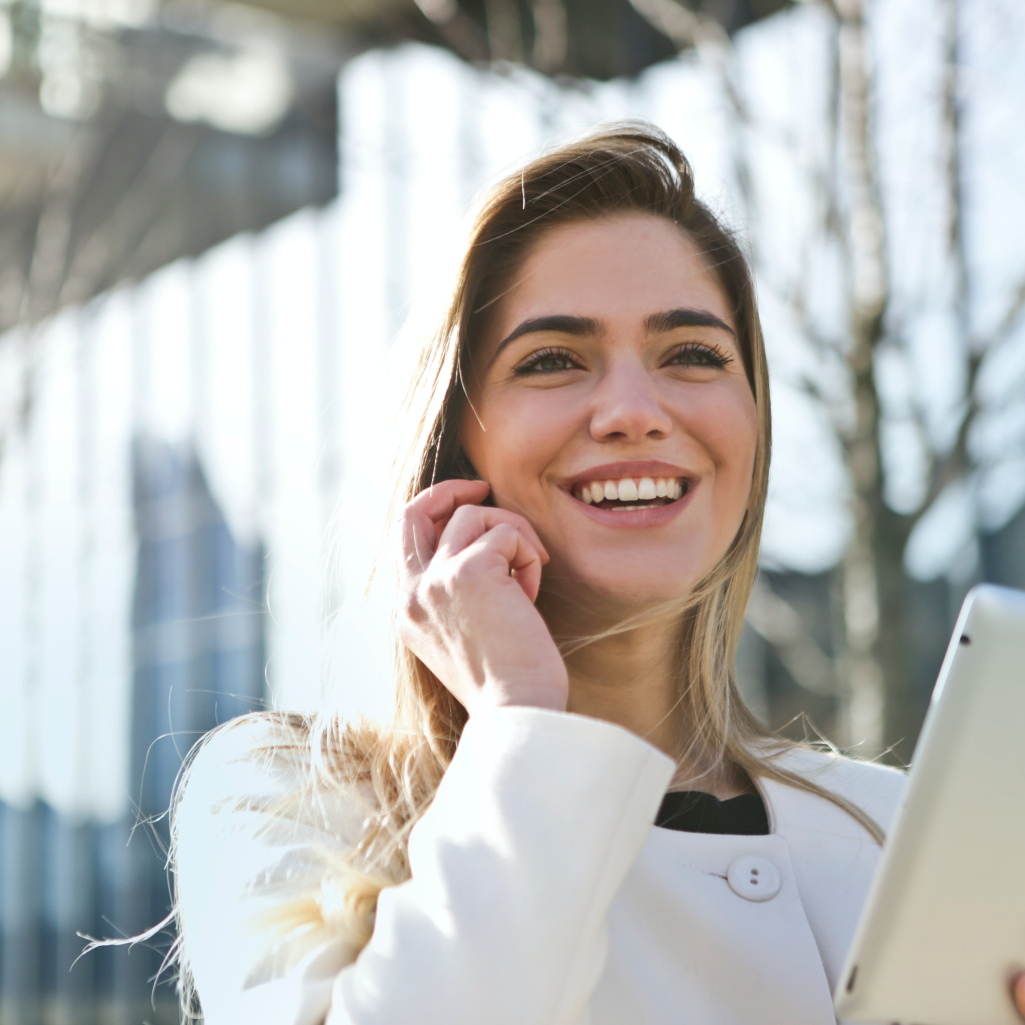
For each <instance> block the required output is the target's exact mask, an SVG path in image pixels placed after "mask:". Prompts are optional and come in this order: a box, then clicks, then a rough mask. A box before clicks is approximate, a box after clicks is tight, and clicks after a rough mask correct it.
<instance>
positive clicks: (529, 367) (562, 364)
mask: <svg viewBox="0 0 1025 1025" xmlns="http://www.w3.org/2000/svg"><path fill="white" fill-rule="evenodd" d="M579 366H580V364H579V363H578V362H577V360H576V357H575V356H574V355H573V354H572V353H571V352H569V350H567V349H539V350H538V351H537V352H532V353H531V354H530V355H529V356H528V357H527V358H526V359H525V360H524V361H523V362H522V363H521V364H520V365H519V366H518V367H516V369H515V370H514V371H513V373H514V374H520V375H522V376H526V375H528V374H555V373H558V372H559V371H560V370H576V369H578V368H579Z"/></svg>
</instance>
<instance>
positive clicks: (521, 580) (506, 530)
mask: <svg viewBox="0 0 1025 1025" xmlns="http://www.w3.org/2000/svg"><path fill="white" fill-rule="evenodd" d="M485 553H487V554H488V555H491V556H494V555H497V556H498V557H499V558H500V559H503V560H504V561H505V563H506V565H507V566H508V567H509V568H508V572H509V575H510V576H511V577H513V579H514V580H515V581H516V583H517V584H518V585H519V586H520V588H521V589H522V590H523V592H524V594H526V596H527V597H528V598H529V599H530V601H531V602H533V601H534V600H535V599H536V598H537V593H538V590H539V589H540V587H541V557H540V555H539V554H538V551H537V548H535V547H534V545H533V544H532V543H531V542H530V541H529V540H528V539H527V538H526V537H524V535H523V534H522V533H521V532H520V531H519V530H517V529H516V527H515V525H514V524H511V523H499V524H497V525H496V526H495V527H493V528H491V529H490V530H488V531H487V532H486V533H484V534H483V535H482V536H481V537H479V538H478V539H477V540H475V541H474V542H473V544H472V545H470V546H469V547H468V548H467V549H465V550H464V552H463V553H462V555H463V556H464V557H465V558H467V559H474V558H476V557H478V556H480V555H482V554H485Z"/></svg>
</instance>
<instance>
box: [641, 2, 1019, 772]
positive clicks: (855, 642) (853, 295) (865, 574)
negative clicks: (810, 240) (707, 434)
mask: <svg viewBox="0 0 1025 1025" xmlns="http://www.w3.org/2000/svg"><path fill="white" fill-rule="evenodd" d="M631 2H632V3H633V6H634V7H635V8H636V9H637V10H638V11H639V12H640V13H641V14H642V15H643V16H644V17H646V18H647V19H648V20H649V21H650V22H651V23H652V24H653V25H654V26H655V27H657V28H658V29H660V30H661V31H663V32H664V33H665V34H666V35H668V36H669V37H670V38H671V39H673V41H674V42H675V43H676V44H677V46H678V47H680V48H681V49H682V48H684V47H695V48H696V49H697V51H698V53H699V54H701V56H702V58H703V59H704V61H705V62H706V64H707V65H708V67H709V68H710V69H711V70H712V71H714V73H715V74H716V75H717V76H718V80H719V82H720V86H721V92H722V95H723V96H724V97H725V99H726V100H727V103H728V105H729V109H730V111H731V116H732V119H733V122H734V123H735V124H736V125H737V126H739V128H740V129H741V134H740V136H738V138H741V139H742V137H743V130H745V129H752V130H753V129H757V128H758V126H757V125H755V124H754V123H753V119H752V115H751V113H750V110H749V109H748V106H747V104H746V102H745V99H744V94H743V90H742V89H741V88H740V86H739V85H738V83H737V81H736V77H735V75H736V67H737V57H736V54H735V52H734V51H733V47H732V43H731V41H730V40H729V38H728V37H727V36H726V34H725V33H724V32H723V31H722V30H721V29H720V28H719V27H718V26H717V25H716V24H715V23H714V22H712V21H711V20H710V19H707V18H703V17H702V16H700V15H699V14H696V13H695V12H694V11H692V10H690V9H688V8H686V7H684V6H682V4H681V3H679V2H678V0H631ZM938 4H939V9H940V11H941V13H942V15H943V18H942V24H943V48H944V53H943V80H942V90H943V96H942V103H941V105H940V116H941V117H942V122H943V123H942V126H941V127H942V133H941V134H942V138H943V147H944V150H945V155H944V167H943V169H942V170H943V181H944V191H945V206H946V211H947V214H946V216H947V232H946V235H947V253H946V260H947V262H948V264H949V270H950V273H949V279H950V281H951V282H952V286H951V289H950V292H951V294H950V298H949V302H950V304H951V307H952V315H953V319H954V322H955V324H956V327H957V332H958V334H959V343H960V350H961V353H962V358H963V360H964V395H963V400H964V401H963V402H962V404H961V407H960V409H959V411H958V412H957V414H956V415H957V416H958V424H957V431H956V437H955V441H954V443H953V445H951V446H949V447H940V446H938V445H937V444H936V443H934V442H931V441H930V439H929V436H928V431H927V429H926V423H925V421H926V412H927V411H926V409H925V408H924V407H923V406H922V404H921V403H918V404H917V405H916V406H915V407H914V408H913V409H912V416H913V417H914V419H915V421H916V423H917V426H918V438H919V443H920V445H921V449H922V455H923V457H924V460H925V462H926V464H927V469H926V486H925V487H924V489H923V491H922V494H921V496H920V500H919V501H918V502H917V503H916V504H915V507H914V508H913V509H910V510H908V509H902V510H900V511H898V510H896V509H894V508H893V507H892V505H891V504H890V502H888V501H887V485H888V476H887V473H888V471H887V466H886V451H885V447H884V432H885V429H886V425H887V417H888V415H889V411H888V410H887V409H886V408H885V403H884V401H883V398H882V397H881V395H880V391H879V381H880V365H881V362H882V359H883V358H884V354H885V353H886V352H887V351H892V350H904V351H906V347H907V340H906V339H905V338H903V337H902V335H901V324H900V322H899V321H900V318H899V317H897V316H895V311H894V286H893V275H892V269H891V267H890V266H889V263H888V252H889V250H888V244H887V242H888V229H889V225H888V223H887V208H886V205H885V204H884V202H883V199H882V194H881V185H880V154H879V152H878V149H877V135H876V125H875V123H874V117H875V112H876V109H877V108H876V104H877V97H878V89H879V85H878V80H877V69H876V67H875V66H874V64H873V60H872V54H871V40H870V33H869V27H868V15H869V11H868V8H869V6H870V5H869V3H868V0H818V2H817V6H818V7H819V8H820V9H821V10H822V11H824V12H826V14H827V15H828V18H829V22H830V32H831V80H830V81H829V82H828V85H827V88H828V89H829V90H830V96H829V97H828V98H827V101H828V102H827V106H828V108H829V110H830V111H831V115H830V124H829V126H828V130H829V134H830V137H831V138H830V140H829V145H828V147H827V149H828V154H827V158H826V161H827V162H826V165H825V166H822V167H819V168H817V169H816V171H815V173H814V174H813V175H812V177H811V187H813V188H814V190H815V191H816V193H817V195H816V196H815V197H814V202H815V204H816V210H817V218H818V221H819V224H818V225H817V227H816V231H817V233H818V234H819V235H820V238H821V239H822V240H823V241H824V242H825V244H826V245H829V246H832V247H833V248H834V251H836V252H837V253H839V254H840V256H841V263H842V267H843V271H842V284H843V299H842V302H843V305H844V307H845V309H846V325H847V326H846V330H845V331H844V332H843V337H841V338H832V337H829V336H828V335H827V334H826V333H824V332H823V331H822V330H821V329H820V328H819V327H818V326H817V324H816V320H815V318H814V316H813V315H812V314H811V313H810V312H809V310H810V306H811V303H810V297H809V295H808V294H807V287H808V285H807V280H806V279H799V280H796V281H793V282H787V283H783V282H776V288H775V290H776V291H777V294H780V295H781V296H782V297H783V298H784V299H785V301H786V303H787V305H788V307H789V309H790V312H791V314H792V315H793V318H794V320H795V321H796V322H797V323H798V324H799V325H800V327H801V330H802V333H803V335H804V337H805V339H806V341H807V342H808V343H809V345H810V346H811V349H812V350H813V351H814V352H815V353H816V356H817V358H818V360H819V365H820V366H821V365H828V364H836V363H839V365H840V367H841V369H842V375H843V378H844V381H845V385H844V390H845V393H846V394H845V395H844V396H843V401H837V396H836V395H833V394H828V393H827V392H826V391H825V390H824V389H823V388H822V387H821V383H820V381H819V380H817V379H816V377H815V376H814V375H811V374H809V375H807V376H806V377H805V378H804V379H803V380H802V381H801V386H802V387H803V388H804V390H805V391H806V392H808V393H809V394H810V395H812V396H813V397H814V398H815V399H816V400H817V401H818V402H819V403H820V404H821V407H822V408H823V409H824V410H825V411H826V412H827V413H828V414H829V419H830V422H831V424H832V427H833V429H834V431H835V433H836V437H837V439H838V441H839V443H840V448H841V451H842V453H843V458H844V463H845V467H846V472H847V477H848V481H849V507H850V519H851V531H850V537H849V540H848V543H847V545H846V549H845V551H844V554H843V557H842V560H841V563H840V566H839V567H838V587H837V594H838V598H839V601H838V604H839V606H840V610H839V611H840V614H839V615H838V616H837V617H835V618H836V621H837V624H838V625H837V629H836V631H835V648H836V652H837V655H836V660H835V666H834V680H835V684H834V685H835V687H836V690H837V694H838V697H839V698H840V700H841V705H842V709H843V714H842V725H841V734H842V735H841V737H840V740H841V742H843V743H846V744H851V743H858V744H860V745H861V746H862V749H863V750H865V751H869V752H877V751H881V750H883V749H888V750H891V751H892V752H893V754H894V756H895V757H896V758H898V759H907V758H909V757H910V754H911V745H912V744H913V742H914V739H915V737H916V736H917V733H918V729H919V727H920V724H921V718H922V715H923V714H924V710H925V709H924V702H923V700H922V697H921V695H919V694H916V693H915V688H914V680H915V666H914V656H915V652H914V645H913V643H912V624H911V622H910V609H911V606H912V593H911V592H912V582H911V580H910V579H909V576H908V574H907V572H906V569H905V552H906V549H907V546H908V541H909V538H910V537H911V534H912V532H913V530H914V528H915V527H916V525H917V524H918V523H919V522H920V520H921V519H922V517H923V516H924V515H925V514H926V513H927V512H928V511H929V509H930V508H931V507H932V506H933V503H934V502H935V501H936V500H937V498H938V497H939V496H940V495H941V494H942V493H943V492H944V490H945V489H946V488H947V487H948V486H949V485H951V484H952V483H953V482H959V481H960V482H965V483H970V482H971V481H972V480H973V479H974V478H975V477H976V475H977V474H978V472H979V471H980V469H981V467H980V465H979V458H978V456H977V455H976V454H975V453H973V450H972V446H971V444H970V440H971V436H972V431H973V426H974V424H975V423H976V421H977V419H978V417H979V415H980V411H981V410H982V402H981V400H980V397H979V391H978V379H979V371H980V368H981V366H982V365H983V361H984V359H985V356H986V354H987V353H989V352H992V351H993V350H994V348H995V347H996V346H998V345H999V344H1001V342H1003V341H1004V340H1005V339H1006V338H1007V337H1008V336H1009V335H1010V333H1011V332H1012V330H1013V329H1014V328H1015V327H1016V326H1017V324H1018V323H1019V320H1020V318H1021V316H1022V313H1023V309H1025V278H1023V280H1022V283H1021V285H1020V286H1019V287H1018V288H1017V290H1016V291H1015V292H1014V295H1013V298H1012V300H1011V302H1010V304H1009V306H1008V308H1007V310H1006V312H1005V315H1004V316H1003V317H1002V318H1001V319H1000V322H999V325H998V326H997V328H996V329H995V330H994V331H992V332H991V333H989V334H988V335H986V336H981V335H978V334H976V333H975V332H974V328H973V318H972V311H971V303H972V287H971V286H972V282H971V277H970V267H969V261H968V257H967V249H966V225H965V217H966V203H965V201H964V188H965V185H964V177H963V175H964V170H963V147H964V130H963V103H964V99H963V93H964V90H963V88H962V80H961V76H962V63H963V61H962V55H961V53H960V47H961V40H962V37H963V30H964V26H963V25H962V24H961V17H962V13H961V6H960V0H938ZM735 159H736V163H737V168H736V181H737V183H738V185H739V187H740V190H741V192H742V193H744V198H745V199H746V200H747V202H749V203H751V202H752V201H753V200H752V196H751V192H750V189H749V184H750V182H751V176H752V173H753V171H752V168H751V167H750V165H749V162H748V159H747V154H746V150H745V146H744V144H743V141H740V142H739V144H738V145H737V146H736V147H735ZM760 257H761V254H760V253H759V252H758V249H757V246H756V247H755V251H754V259H755V264H756V270H757V271H758V272H759V274H760V276H762V277H763V279H768V280H770V281H771V279H772V270H771V268H769V267H767V266H765V265H764V263H763V262H760ZM751 620H752V625H753V626H754V627H755V628H756V629H758V630H759V632H761V633H762V634H763V635H764V636H766V637H767V639H769V640H770V642H772V643H774V644H775V645H776V647H777V650H779V652H780V654H781V657H782V658H783V660H784V663H785V664H787V665H788V666H790V668H791V669H792V671H793V673H794V675H795V678H796V679H798V680H799V682H803V683H804V685H806V686H808V687H809V689H813V690H817V691H819V692H821V690H822V688H823V686H828V684H824V683H823V664H822V661H821V659H819V658H818V657H817V656H816V655H815V654H814V650H815V649H814V648H813V644H812V642H811V641H810V639H809V638H808V637H807V636H801V635H800V630H799V625H798V623H797V621H796V620H795V618H794V617H793V616H792V615H789V614H787V613H786V611H785V610H784V609H781V607H780V606H779V604H778V602H777V603H776V604H775V605H774V604H773V603H772V602H771V601H770V600H769V599H768V598H767V597H766V595H765V594H759V595H757V596H756V600H755V601H754V602H753V605H752V614H751ZM809 652H811V654H809ZM809 667H811V668H809Z"/></svg>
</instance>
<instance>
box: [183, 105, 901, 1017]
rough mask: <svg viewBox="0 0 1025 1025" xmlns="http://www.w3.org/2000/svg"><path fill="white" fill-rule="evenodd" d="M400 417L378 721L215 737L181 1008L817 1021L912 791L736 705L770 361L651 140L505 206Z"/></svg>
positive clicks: (577, 154)
mask: <svg viewBox="0 0 1025 1025" xmlns="http://www.w3.org/2000/svg"><path fill="white" fill-rule="evenodd" d="M407 411H408V413H409V414H410V417H411V423H412V424H413V425H414V426H413V428H412V429H411V431H410V438H411V443H410V450H409V452H408V454H407V457H406V459H405V461H404V462H402V463H401V465H400V475H399V481H400V483H399V490H398V498H397V516H396V518H397V520H398V521H399V522H400V523H401V532H400V533H401V537H400V538H399V539H398V543H399V545H400V550H401V555H400V558H399V560H398V561H399V569H398V577H399V587H400V595H401V600H400V602H399V603H398V605H399V607H398V610H397V614H396V625H397V633H398V637H399V642H398V644H397V651H398V659H397V670H396V680H397V702H396V712H395V719H394V722H393V723H392V724H391V725H390V726H389V727H388V728H384V729H382V728H375V727H373V726H371V725H369V724H347V723H345V722H343V721H342V720H341V718H340V717H339V716H337V715H332V714H329V713H326V712H325V713H324V714H322V715H320V716H317V717H314V718H312V719H304V718H300V717H296V716H275V715H263V716H252V717H248V718H247V719H244V720H240V721H236V722H234V723H231V724H229V725H228V726H227V727H225V728H223V729H221V730H220V731H218V732H217V733H215V734H214V735H213V736H212V737H211V738H209V739H208V740H207V741H206V742H205V743H204V745H203V746H202V747H201V749H200V750H199V752H198V754H197V755H196V757H195V759H194V761H193V763H192V766H191V770H190V773H189V777H188V781H187V783H186V784H185V785H184V788H183V796H182V797H181V799H180V802H179V804H178V807H177V811H176V816H175V835H176V843H177V848H176V879H177V888H178V895H179V924H180V928H181V936H182V943H183V946H182V969H183V970H182V982H183V987H184V991H185V993H186V996H188V993H189V992H190V986H191V985H192V982H193V981H194V983H195V987H196V990H197V992H198V996H199V1000H200V1002H201V1004H202V1010H203V1012H204V1014H205V1017H206V1020H207V1022H208V1023H209V1025H220V1023H222V1022H243V1021H244V1022H247V1023H258V1022H268V1023H270V1022H274V1023H275V1025H300V1023H301V1025H307V1023H308V1025H313V1023H317V1022H321V1021H323V1020H325V1016H326V1021H327V1022H329V1023H338V1025H341V1023H346V1022H353V1023H365V1022H375V1023H389V1025H391V1023H412V1022H446V1023H453V1022H473V1023H497V1022H510V1023H513V1022H515V1023H518V1025H520V1023H527V1022H530V1023H553V1025H554V1023H567V1025H568V1023H580V1022H585V1021H591V1022H595V1023H599V1022H608V1023H613V1022H615V1023H624V1022H669V1021H679V1020H684V1021H693V1022H702V1023H704V1022H738V1023H739V1022H747V1023H750V1022H759V1023H767V1022H779V1023H781V1025H783V1023H786V1025H801V1023H827V1022H832V1021H833V1020H834V1016H833V1011H832V1005H831V1000H830V993H831V990H832V988H833V986H834V985H835V983H836V981H837V976H838V973H839V971H840V968H841V961H842V958H843V956H844V953H845V950H846V948H847V946H848V944H849V941H850V939H851V935H852V931H853V929H854V925H855V923H856V921H857V918H858V915H859V912H860V910H861V906H862V903H863V901H864V898H865V895H866V890H867V887H868V885H869V881H870V879H871V877H872V873H873V871H874V869H875V866H876V864H877V861H878V857H879V850H880V848H879V843H880V840H881V837H882V831H883V830H885V828H886V827H887V825H888V823H889V821H890V819H891V817H892V815H893V812H894V810H895V808H896V806H897V802H898V800H899V797H900V794H901V790H902V787H903V782H904V777H903V776H902V775H901V774H900V773H898V772H896V771H894V770H892V769H887V768H884V767H881V766H878V765H872V764H866V763H860V762H856V761H852V760H848V759H844V758H840V757H838V756H835V755H833V754H830V753H822V752H817V751H813V750H810V749H807V748H804V747H800V746H796V745H792V744H786V743H783V742H780V741H778V740H776V739H774V738H771V737H769V736H767V735H766V734H765V732H764V731H763V730H762V729H761V728H760V727H759V726H758V724H757V723H756V722H755V720H754V719H753V718H752V717H751V715H750V714H749V713H748V712H747V710H746V709H745V708H744V706H743V704H742V703H741V701H740V699H739V697H738V695H737V691H736V688H735V685H734V681H733V659H734V653H735V649H736V644H737V638H738V634H739V632H740V627H741V622H742V618H743V614H744V607H745V604H746V602H747V598H748V595H749V592H750V588H751V585H752V581H753V578H754V574H755V571H756V560H757V547H758V539H759V531H760V528H761V520H762V512H763V507H764V502H765V494H766V486H767V474H768V463H769V393H768V380H767V374H766V365H765V354H764V350H763V345H762V339H761V334H760V329H759V323H758V316H757V311H756V308H755V300H754V293H753V289H752V285H751V281H750V277H749V273H748V270H747V267H746V265H745V262H744V259H743V256H742V254H741V252H740V250H739V249H738V247H737V244H736V243H735V242H734V240H733V239H732V238H731V237H730V235H729V234H728V233H727V232H726V231H724V229H723V228H721V227H720V225H719V224H718V223H717V222H716V220H715V218H714V217H713V216H712V215H711V214H710V213H709V212H708V210H707V209H706V208H705V207H703V206H702V205H701V204H700V203H699V202H697V201H696V199H695V198H694V193H693V184H692V179H691V175H690V170H689V167H688V165H687V163H686V161H685V159H684V157H683V155H682V154H681V153H680V152H679V151H678V150H677V149H676V147H675V146H674V145H673V144H672V143H671V142H670V141H669V140H668V139H667V138H666V137H665V136H663V135H662V134H661V133H659V132H658V131H656V130H655V129H653V128H650V127H647V126H643V125H640V126H639V125H627V126H620V127H615V128H612V129H608V130H605V131H601V132H598V133H596V134H593V135H591V136H589V137H588V138H585V139H584V140H582V141H580V142H577V143H574V144H572V145H569V146H565V147H563V148H561V149H558V150H556V151H554V152H551V153H549V154H547V155H545V156H543V157H541V158H539V159H537V160H535V161H534V162H533V163H531V164H529V165H527V166H526V167H525V168H524V169H523V170H522V172H519V173H517V174H515V175H513V176H511V177H510V178H508V179H507V180H506V181H504V182H502V183H501V184H500V185H499V186H498V187H497V188H496V189H495V190H493V192H492V193H491V194H490V195H489V196H488V197H487V199H486V201H485V202H484V204H483V206H482V208H481V210H480V212H479V214H478V216H477V219H476V222H475V224H474V226H473V229H472V231H471V236H470V241H469V245H468V247H467V250H466V256H465V258H464V261H463V263H462V267H461V271H460V275H459V278H458V284H457V287H456V289H455V292H454V295H453V297H452V301H451V304H450V306H449V310H448V313H447V316H446V318H445V320H444V322H443V323H442V325H441V327H440V328H439V330H438V332H437V334H436V335H435V336H434V337H433V338H432V339H430V341H429V343H428V344H427V346H426V347H425V349H424V351H423V355H422V357H421V360H420V363H419V365H418V367H417V372H416V375H415V384H414V386H413V388H412V390H411V392H410V397H409V401H408V408H407ZM399 511H401V515H398V513H399ZM667 791H668V793H667ZM656 820H657V822H658V823H659V825H658V826H657V827H655V828H653V827H652V823H653V822H656Z"/></svg>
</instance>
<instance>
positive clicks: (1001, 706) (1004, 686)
mask: <svg viewBox="0 0 1025 1025" xmlns="http://www.w3.org/2000/svg"><path fill="white" fill-rule="evenodd" d="M1023 969H1025V592H1022V591H1012V590H1009V589H1007V588H1003V587H994V586H992V585H988V584H983V585H981V586H979V587H976V588H974V589H973V590H972V591H971V592H970V593H969V595H968V597H967V598H966V599H965V603H964V607H963V608H962V609H961V615H960V616H959V617H958V621H957V626H956V627H955V628H954V636H953V637H952V639H951V642H950V647H949V648H948V650H947V656H946V658H945V659H944V661H943V667H942V669H941V670H940V675H939V679H938V680H937V682H936V689H935V690H934V691H933V696H932V704H931V705H930V707H929V713H928V715H927V716H926V719H925V725H924V726H923V728H922V734H921V737H920V739H919V741H918V745H917V747H916V748H915V754H914V758H913V759H912V768H911V777H910V780H909V782H908V789H907V794H906V796H905V799H904V804H903V807H902V809H901V811H900V814H899V816H898V818H897V821H896V823H895V825H894V828H893V830H892V832H891V834H890V836H889V838H888V840H887V843H886V850H885V853H884V855H883V858H882V861H881V863H880V867H879V872H878V874H877V876H876V879H875V882H874V883H873V886H872V889H871V891H870V893H869V897H868V901H867V903H866V906H865V911H864V913H863V915H862V917H861V922H860V923H859V925H858V929H857V932H856V933H855V936H854V942H853V944H852V946H851V951H850V954H849V955H848V958H847V964H846V966H845V968H844V971H843V974H842V975H841V977H840V982H839V984H838V986H837V991H836V994H835V1005H836V1011H837V1014H838V1016H839V1017H840V1018H842V1019H844V1020H846V1021H851V1022H881V1023H891V1022H899V1023H901V1025H910V1023H912V1022H913V1023H916V1025H1021V1019H1020V1018H1019V1017H1018V1015H1017V1012H1016V1011H1015V1009H1014V1005H1013V1003H1012V1002H1011V997H1010V979H1011V977H1012V976H1013V974H1014V973H1015V972H1018V971H1021V970H1023Z"/></svg>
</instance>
